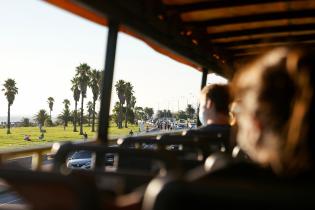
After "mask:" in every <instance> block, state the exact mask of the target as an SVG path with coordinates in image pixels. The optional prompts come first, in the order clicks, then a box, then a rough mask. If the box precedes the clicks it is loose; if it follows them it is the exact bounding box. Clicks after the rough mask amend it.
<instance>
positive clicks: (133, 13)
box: [47, 0, 315, 77]
mask: <svg viewBox="0 0 315 210" xmlns="http://www.w3.org/2000/svg"><path fill="white" fill-rule="evenodd" d="M47 1H49V2H51V3H53V4H55V5H57V6H60V5H58V4H60V2H71V3H70V4H74V5H80V7H83V8H86V9H88V10H89V11H92V13H93V14H94V15H95V14H97V15H100V16H103V17H105V19H110V18H111V19H115V20H118V21H119V22H121V23H122V24H123V25H124V26H126V28H127V30H126V29H125V30H124V31H125V32H127V33H130V31H133V32H132V33H130V34H133V33H134V32H135V33H138V35H137V36H136V37H137V38H140V39H142V40H144V41H146V42H147V43H148V44H149V45H151V46H153V48H154V49H156V50H157V51H159V52H161V53H163V54H166V55H168V56H170V57H172V58H175V59H176V60H178V61H181V62H184V63H187V64H189V65H192V66H195V67H200V68H202V67H205V68H209V69H210V70H212V71H214V72H217V73H219V74H221V75H223V76H227V77H229V76H231V75H232V74H233V71H234V70H233V67H234V66H238V65H239V63H240V62H243V61H244V60H247V59H250V58H252V57H253V56H257V55H259V54H261V53H263V52H265V51H266V50H268V49H270V48H273V47H278V46H287V45H298V46H302V47H315V0H137V1H135V0H93V1H89V0H72V1H67V0H63V1H57V0H47ZM66 9H67V8H66ZM76 14H79V15H81V16H84V17H86V16H87V15H86V14H80V12H76ZM98 17H99V16H98ZM91 20H92V19H91ZM100 21H101V20H98V22H100ZM105 22H106V21H105ZM128 30H129V32H128ZM179 57H180V59H179ZM227 66H228V68H227ZM200 68H199V69H200ZM227 69H228V70H227Z"/></svg>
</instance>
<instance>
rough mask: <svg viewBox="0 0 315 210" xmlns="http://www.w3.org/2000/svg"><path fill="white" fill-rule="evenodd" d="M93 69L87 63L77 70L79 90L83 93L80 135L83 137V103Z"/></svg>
mask: <svg viewBox="0 0 315 210" xmlns="http://www.w3.org/2000/svg"><path fill="white" fill-rule="evenodd" d="M90 69H91V67H90V66H89V65H87V64H86V63H83V64H80V65H79V66H78V67H77V68H76V75H75V76H76V77H77V78H78V82H79V89H80V93H81V115H80V135H83V112H84V109H83V101H84V98H85V97H86V91H87V87H88V84H89V80H90V77H89V75H90V74H91V73H90V71H91V70H90Z"/></svg>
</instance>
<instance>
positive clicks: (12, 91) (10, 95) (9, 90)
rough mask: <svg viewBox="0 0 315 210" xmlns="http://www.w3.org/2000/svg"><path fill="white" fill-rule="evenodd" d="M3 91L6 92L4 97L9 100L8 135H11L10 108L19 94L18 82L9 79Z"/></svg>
mask: <svg viewBox="0 0 315 210" xmlns="http://www.w3.org/2000/svg"><path fill="white" fill-rule="evenodd" d="M3 87H4V88H3V89H2V91H5V92H4V95H5V96H6V97H7V100H8V125H7V134H10V133H11V132H10V125H11V122H10V114H11V113H10V112H11V111H10V107H11V105H12V104H13V102H14V99H15V95H16V94H18V88H17V87H16V82H15V80H14V79H7V80H6V81H5V82H4V84H3Z"/></svg>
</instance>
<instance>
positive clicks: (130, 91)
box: [125, 82, 134, 128]
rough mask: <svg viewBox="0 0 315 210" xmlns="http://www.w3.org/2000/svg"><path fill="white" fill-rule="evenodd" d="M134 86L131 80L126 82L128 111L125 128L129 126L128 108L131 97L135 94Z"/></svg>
mask: <svg viewBox="0 0 315 210" xmlns="http://www.w3.org/2000/svg"><path fill="white" fill-rule="evenodd" d="M133 93H134V91H133V86H132V85H131V84H130V82H126V84H125V98H126V113H125V128H128V126H127V123H128V109H129V108H130V103H131V98H132V96H133Z"/></svg>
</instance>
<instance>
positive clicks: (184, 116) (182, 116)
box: [176, 110, 187, 120]
mask: <svg viewBox="0 0 315 210" xmlns="http://www.w3.org/2000/svg"><path fill="white" fill-rule="evenodd" d="M176 118H177V119H185V120H187V114H186V112H184V111H183V110H180V111H179V112H178V113H177V117H176Z"/></svg>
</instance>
